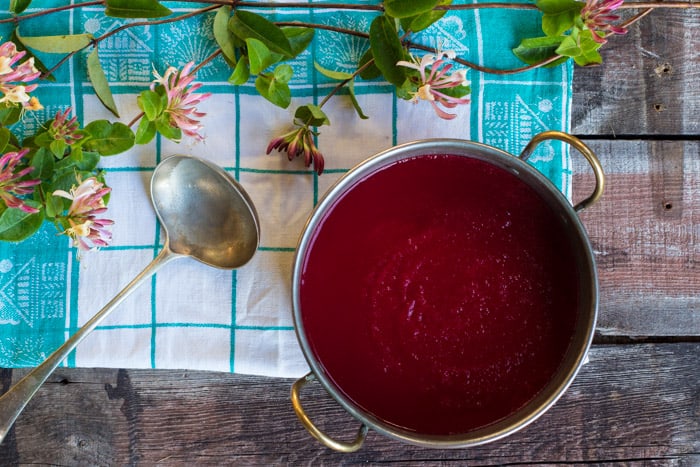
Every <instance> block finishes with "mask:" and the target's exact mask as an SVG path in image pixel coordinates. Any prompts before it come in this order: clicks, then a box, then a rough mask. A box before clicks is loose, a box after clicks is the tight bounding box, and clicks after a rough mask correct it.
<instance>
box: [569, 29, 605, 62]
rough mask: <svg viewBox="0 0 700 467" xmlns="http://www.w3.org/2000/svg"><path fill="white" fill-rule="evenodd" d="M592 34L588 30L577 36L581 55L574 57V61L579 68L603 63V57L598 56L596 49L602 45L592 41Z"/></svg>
mask: <svg viewBox="0 0 700 467" xmlns="http://www.w3.org/2000/svg"><path fill="white" fill-rule="evenodd" d="M593 34H596V33H594V32H592V31H591V30H589V29H586V30H584V31H581V32H580V34H579V45H580V48H581V53H580V54H579V55H577V56H575V57H574V61H575V62H576V64H577V65H579V66H587V65H599V64H601V63H603V57H601V56H600V53H599V52H598V49H600V48H601V47H602V46H603V44H601V43H599V42H596V41H594V40H593Z"/></svg>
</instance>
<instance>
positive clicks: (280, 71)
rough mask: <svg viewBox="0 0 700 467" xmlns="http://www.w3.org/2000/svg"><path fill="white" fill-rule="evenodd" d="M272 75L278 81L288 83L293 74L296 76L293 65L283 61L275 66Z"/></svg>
mask: <svg viewBox="0 0 700 467" xmlns="http://www.w3.org/2000/svg"><path fill="white" fill-rule="evenodd" d="M272 76H274V78H275V80H276V81H277V82H278V83H284V84H287V83H289V81H290V80H291V79H292V76H294V70H293V69H292V67H291V66H289V65H287V64H286V63H283V64H281V65H277V67H275V70H274V71H273V72H272Z"/></svg>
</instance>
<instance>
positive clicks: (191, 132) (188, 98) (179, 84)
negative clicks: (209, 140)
mask: <svg viewBox="0 0 700 467" xmlns="http://www.w3.org/2000/svg"><path fill="white" fill-rule="evenodd" d="M193 66H194V62H189V63H187V64H186V65H185V66H184V67H183V68H182V70H181V71H178V69H177V68H175V67H172V66H171V67H168V69H167V70H165V73H164V74H163V76H161V75H160V74H158V72H157V71H156V70H155V69H154V70H153V76H155V79H154V80H153V83H152V84H151V90H155V88H156V87H157V86H158V85H160V86H163V88H164V89H165V93H166V96H167V98H168V104H167V107H166V109H165V112H166V114H167V115H168V116H169V123H170V126H172V127H173V128H179V129H180V130H182V132H183V133H184V134H186V135H187V136H190V137H192V138H195V139H196V140H198V141H202V140H203V139H204V137H203V136H202V135H201V134H200V133H199V130H201V129H202V125H201V124H200V123H199V119H200V118H202V117H204V116H205V115H206V114H205V113H204V112H199V111H197V109H196V105H197V104H199V103H200V102H202V101H203V100H204V99H207V98H208V97H209V96H211V93H208V92H207V93H204V94H195V91H197V90H198V89H199V88H201V87H202V84H201V83H195V84H192V81H194V75H192V74H190V72H191V71H192V68H193Z"/></svg>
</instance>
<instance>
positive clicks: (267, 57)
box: [245, 37, 275, 75]
mask: <svg viewBox="0 0 700 467" xmlns="http://www.w3.org/2000/svg"><path fill="white" fill-rule="evenodd" d="M245 43H246V45H247V48H248V60H249V66H250V73H251V74H253V75H258V74H260V72H262V71H263V70H264V69H265V68H267V67H269V66H270V65H272V64H273V63H275V61H274V59H273V57H272V54H270V49H268V48H267V46H266V45H265V44H264V43H263V42H262V41H259V40H257V39H254V38H252V37H249V38H248V39H246V40H245Z"/></svg>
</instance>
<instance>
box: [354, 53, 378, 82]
mask: <svg viewBox="0 0 700 467" xmlns="http://www.w3.org/2000/svg"><path fill="white" fill-rule="evenodd" d="M370 60H371V61H372V63H371V64H369V65H367V66H366V67H364V66H365V64H366V63H367V62H369V61H370ZM358 67H364V68H363V69H362V71H361V72H360V78H362V79H366V80H370V79H376V78H379V77H380V76H382V72H381V71H379V68H377V65H376V64H375V63H374V56H373V55H372V49H367V50H366V51H365V53H364V54H362V57H361V58H360V63H359V64H358Z"/></svg>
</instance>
